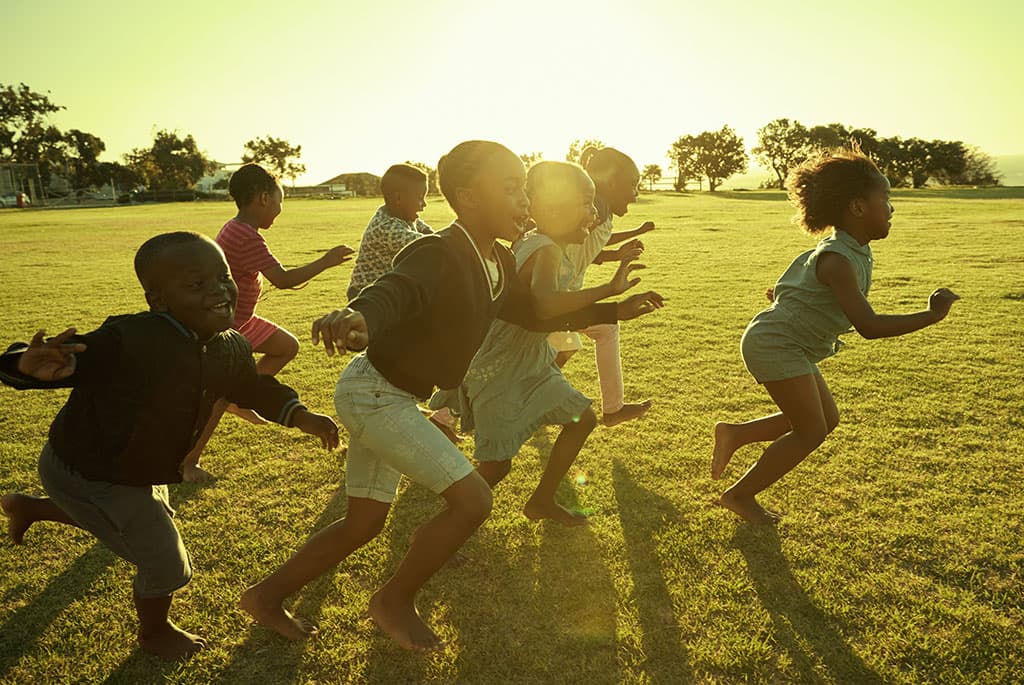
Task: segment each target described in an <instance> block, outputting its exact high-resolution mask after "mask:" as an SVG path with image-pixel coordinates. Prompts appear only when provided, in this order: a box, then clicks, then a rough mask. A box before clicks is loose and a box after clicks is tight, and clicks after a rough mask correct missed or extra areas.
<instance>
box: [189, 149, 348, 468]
mask: <svg viewBox="0 0 1024 685" xmlns="http://www.w3.org/2000/svg"><path fill="white" fill-rule="evenodd" d="M228 192H230V193H231V197H232V198H234V200H235V205H236V206H237V207H238V214H237V215H236V216H235V217H234V218H233V219H231V220H230V221H228V222H227V223H226V224H224V227H223V228H221V229H220V233H218V234H217V238H216V240H217V244H218V245H220V247H221V249H222V250H224V256H225V257H226V258H227V260H228V266H229V267H230V268H231V277H232V278H234V280H235V283H236V284H238V306H237V307H236V309H235V320H234V322H233V324H232V328H234V329H235V330H237V331H238V332H239V333H241V334H242V335H244V336H245V339H246V340H248V341H249V344H250V345H251V346H252V349H253V350H254V351H255V352H259V353H261V354H262V355H263V357H262V358H260V360H259V361H258V362H257V363H256V370H257V371H259V372H260V373H265V374H267V375H270V376H273V375H275V374H277V372H278V371H280V370H281V369H282V368H284V366H285V364H287V363H288V362H290V361H291V360H292V359H294V358H295V355H296V354H298V351H299V341H298V340H296V339H295V336H293V335H292V334H291V333H289V332H288V331H286V330H284V329H283V328H280V327H278V325H277V324H275V323H273V322H271V321H267V320H266V319H263V318H261V317H259V316H256V315H255V311H256V303H257V302H258V301H259V299H260V293H261V292H262V281H263V279H262V277H261V274H262V276H266V278H267V280H268V281H270V282H271V283H272V284H274V286H275V287H277V288H282V289H284V288H294V287H296V286H298V285H302V284H303V283H305V282H306V281H308V280H310V279H311V278H313V277H314V276H316V275H317V274H319V273H320V272H321V271H324V270H325V269H329V268H331V267H332V266H338V265H339V264H342V263H343V262H346V261H348V260H349V259H350V258H351V255H352V253H353V250H352V248H350V247H348V246H346V245H339V246H337V247H334V248H331V249H330V250H328V251H327V252H326V253H324V256H323V257H320V258H319V259H317V260H315V261H312V262H310V263H309V264H306V265H305V266H300V267H298V268H295V269H285V268H284V267H282V266H281V263H280V262H279V261H277V258H276V257H274V255H273V254H271V252H270V249H269V248H268V247H267V243H266V241H265V240H264V239H263V236H261V235H260V234H259V231H260V230H261V229H262V230H266V229H268V228H270V227H271V226H272V225H273V224H274V219H276V218H277V215H278V214H280V213H281V202H282V199H283V198H284V191H283V190H282V188H281V184H280V183H278V181H277V179H276V178H275V177H274V176H273V175H272V174H271V173H270V172H269V171H267V170H266V169H264V168H263V167H261V166H260V165H259V164H244V165H242V166H241V167H240V168H239V169H238V171H236V172H235V173H233V174H232V175H231V179H230V180H229V181H228ZM225 410H229V411H231V412H232V413H235V414H238V415H239V416H241V417H242V418H245V419H246V420H248V421H251V422H253V423H256V424H263V423H266V421H265V420H264V419H263V418H262V417H261V416H259V414H258V413H256V412H248V411H244V410H243V411H237V410H235V409H233V408H231V407H230V406H229V404H228V403H227V402H219V403H218V404H217V405H216V406H215V407H214V410H213V413H212V414H211V416H210V421H209V423H207V424H206V427H205V428H204V429H203V432H202V434H201V435H200V436H199V439H198V440H197V441H196V444H195V447H194V448H193V449H192V451H191V452H189V454H188V457H187V458H186V459H185V465H184V468H183V470H182V477H183V480H185V481H188V482H204V481H208V480H209V479H210V478H211V474H210V473H209V472H207V471H206V470H205V469H203V468H201V467H200V466H199V459H200V457H201V456H202V454H203V449H205V447H206V443H207V442H209V440H210V436H211V435H213V431H214V429H215V428H216V427H217V424H218V423H219V422H220V417H221V415H222V414H223V413H224V411H225Z"/></svg>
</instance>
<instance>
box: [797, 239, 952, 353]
mask: <svg viewBox="0 0 1024 685" xmlns="http://www.w3.org/2000/svg"><path fill="white" fill-rule="evenodd" d="M816 273H817V276H818V280H819V281H821V282H822V283H824V284H825V285H827V286H828V287H829V288H830V289H831V290H832V294H833V295H835V298H836V301H837V302H838V303H839V306H840V307H841V308H842V310H843V313H844V314H846V318H848V319H849V320H850V323H851V324H853V327H854V328H855V329H857V332H858V333H860V334H861V335H862V336H864V337H865V338H868V339H873V338H894V337H896V336H899V335H906V334H907V333H912V332H914V331H917V330H920V329H922V328H924V327H925V326H930V325H932V324H934V323H938V322H939V321H942V320H943V319H944V318H946V315H947V314H948V313H949V308H950V307H952V306H953V303H954V302H955V301H957V300H959V299H960V296H959V295H957V294H956V293H954V292H953V291H951V290H949V289H948V288H939V289H938V290H936V291H935V292H933V293H932V294H931V296H930V297H929V298H928V309H924V310H922V311H918V312H914V313H912V314H877V313H875V310H874V309H872V307H871V304H870V303H869V302H868V301H867V299H866V298H865V297H864V295H863V293H861V291H860V288H859V287H858V285H857V275H856V274H855V273H854V271H853V265H851V264H850V262H849V261H848V260H847V259H846V258H845V257H843V256H842V255H840V254H836V253H835V252H825V253H823V254H821V255H820V256H819V257H818V263H817V266H816Z"/></svg>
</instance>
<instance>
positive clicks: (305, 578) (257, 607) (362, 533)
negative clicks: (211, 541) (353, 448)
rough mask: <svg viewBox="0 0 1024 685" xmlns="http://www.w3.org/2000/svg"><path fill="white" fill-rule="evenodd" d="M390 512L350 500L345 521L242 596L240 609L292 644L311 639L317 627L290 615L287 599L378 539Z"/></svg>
mask: <svg viewBox="0 0 1024 685" xmlns="http://www.w3.org/2000/svg"><path fill="white" fill-rule="evenodd" d="M390 509H391V504H390V503H389V502H378V501H376V500H372V499H367V498H363V497H349V498H348V511H347V512H346V514H345V518H343V519H340V520H338V521H335V522H334V523H332V524H331V525H329V526H327V527H326V528H324V529H322V530H320V531H318V532H317V533H315V534H314V535H313V536H312V537H311V538H309V540H308V541H307V542H306V544H305V545H303V546H302V548H301V549H299V551H297V552H296V553H295V554H293V555H292V557H291V558H290V559H289V560H288V561H286V562H285V563H284V564H282V565H281V567H280V568H278V569H277V570H276V571H274V572H273V573H271V574H270V575H269V576H267V577H266V578H264V579H263V580H262V581H260V582H259V583H256V584H255V585H253V586H251V587H249V588H248V589H247V590H246V591H245V592H244V593H242V598H241V600H240V601H239V603H238V606H239V608H241V609H242V610H243V611H246V612H247V613H248V614H249V615H250V616H252V617H253V618H254V619H256V621H258V622H259V623H262V624H264V625H265V626H267V627H268V628H271V629H273V630H276V631H277V632H278V633H280V634H281V635H284V636H285V637H287V638H288V639H290V640H302V639H304V638H306V637H309V635H311V634H312V633H314V632H315V631H316V628H315V626H313V624H312V623H310V622H309V621H306V620H305V619H302V618H299V617H295V616H292V615H291V614H290V613H289V612H288V611H286V610H285V608H284V607H283V606H282V604H283V602H284V600H285V598H287V597H288V596H289V595H292V594H294V593H295V592H297V591H298V590H300V589H301V588H302V587H304V586H305V585H306V584H308V583H309V582H310V581H312V580H313V579H314V578H317V577H318V576H320V575H323V574H324V573H326V572H327V571H328V570H330V569H332V568H334V567H335V566H337V565H338V564H339V563H340V562H341V561H342V560H344V559H345V558H346V557H347V556H348V555H350V554H352V552H354V551H356V550H357V549H359V548H360V547H362V546H363V545H365V544H366V543H367V542H369V541H370V540H372V539H373V538H375V537H377V535H379V534H380V531H381V530H383V529H384V522H385V521H386V520H387V517H388V511H390Z"/></svg>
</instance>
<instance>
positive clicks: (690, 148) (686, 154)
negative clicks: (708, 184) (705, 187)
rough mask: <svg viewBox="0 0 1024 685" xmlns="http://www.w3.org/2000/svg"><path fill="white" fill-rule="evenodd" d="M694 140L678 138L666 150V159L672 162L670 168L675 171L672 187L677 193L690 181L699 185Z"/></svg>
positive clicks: (687, 137) (699, 172)
mask: <svg viewBox="0 0 1024 685" xmlns="http://www.w3.org/2000/svg"><path fill="white" fill-rule="evenodd" d="M694 141H695V138H694V136H691V135H685V136H679V139H678V140H676V142H674V143H672V147H670V148H669V150H668V158H669V159H670V160H672V168H673V169H675V170H676V180H675V183H673V184H672V187H674V188H675V189H676V191H678V192H680V193H681V192H683V191H684V190H686V186H687V185H689V183H690V182H691V181H697V183H700V179H701V171H700V169H699V168H698V166H697V150H696V146H695V142H694Z"/></svg>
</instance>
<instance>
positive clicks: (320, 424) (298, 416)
mask: <svg viewBox="0 0 1024 685" xmlns="http://www.w3.org/2000/svg"><path fill="white" fill-rule="evenodd" d="M292 425H293V426H295V427H296V428H298V429H299V430H300V431H302V432H303V433H308V434H309V435H315V436H316V437H318V438H320V444H321V445H323V446H324V447H326V448H327V449H329V450H333V449H335V448H337V447H338V424H336V423H334V420H333V419H332V418H331V417H329V416H324V415H323V414H314V413H313V412H311V411H307V410H306V409H299V410H297V411H296V412H295V415H294V416H292Z"/></svg>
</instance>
